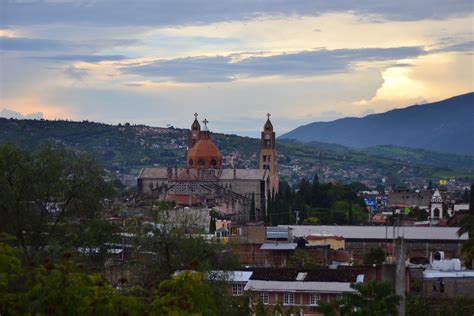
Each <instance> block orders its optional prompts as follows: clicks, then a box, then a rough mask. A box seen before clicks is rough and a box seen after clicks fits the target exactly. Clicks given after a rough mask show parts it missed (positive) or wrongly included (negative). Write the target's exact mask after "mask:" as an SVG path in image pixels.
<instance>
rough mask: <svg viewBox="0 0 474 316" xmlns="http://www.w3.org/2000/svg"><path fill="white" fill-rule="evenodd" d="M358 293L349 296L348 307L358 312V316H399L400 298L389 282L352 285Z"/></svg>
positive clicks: (374, 281)
mask: <svg viewBox="0 0 474 316" xmlns="http://www.w3.org/2000/svg"><path fill="white" fill-rule="evenodd" d="M351 288H353V289H354V290H357V293H351V294H348V296H347V302H348V304H347V305H348V306H350V307H352V308H355V309H356V310H357V312H356V315H368V316H370V315H374V316H375V315H397V307H398V304H399V302H400V296H398V295H396V294H395V291H394V289H393V288H392V286H391V285H390V284H389V283H387V282H378V281H376V280H372V281H369V283H367V284H363V283H355V284H351Z"/></svg>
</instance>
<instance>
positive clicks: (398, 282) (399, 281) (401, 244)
mask: <svg viewBox="0 0 474 316" xmlns="http://www.w3.org/2000/svg"><path fill="white" fill-rule="evenodd" d="M395 251H396V252H395V258H396V259H395V278H396V279H395V292H396V293H397V295H399V296H400V304H399V305H398V316H405V291H406V267H405V240H404V238H403V236H401V237H400V236H397V239H396V241H395Z"/></svg>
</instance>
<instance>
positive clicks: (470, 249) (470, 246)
mask: <svg viewBox="0 0 474 316" xmlns="http://www.w3.org/2000/svg"><path fill="white" fill-rule="evenodd" d="M459 226H460V227H459V230H458V236H461V235H463V234H465V233H467V234H468V236H469V239H468V240H467V241H466V242H465V243H463V245H462V247H461V255H462V257H463V259H464V260H465V263H466V265H467V266H470V265H471V263H472V260H473V259H474V215H473V214H472V213H471V212H470V213H469V214H468V215H466V216H464V217H463V218H462V219H461V221H460V222H459Z"/></svg>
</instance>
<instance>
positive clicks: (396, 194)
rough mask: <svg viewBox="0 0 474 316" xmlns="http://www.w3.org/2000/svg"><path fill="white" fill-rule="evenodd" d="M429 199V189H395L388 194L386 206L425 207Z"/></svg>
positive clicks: (428, 203)
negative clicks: (416, 190)
mask: <svg viewBox="0 0 474 316" xmlns="http://www.w3.org/2000/svg"><path fill="white" fill-rule="evenodd" d="M430 201H431V191H430V190H423V191H420V192H412V191H410V190H396V191H393V192H390V193H389V195H388V206H389V207H391V208H405V207H419V208H425V209H427V208H428V206H429V205H430Z"/></svg>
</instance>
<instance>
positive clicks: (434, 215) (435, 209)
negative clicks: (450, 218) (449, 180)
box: [430, 188, 443, 219]
mask: <svg viewBox="0 0 474 316" xmlns="http://www.w3.org/2000/svg"><path fill="white" fill-rule="evenodd" d="M430 216H431V219H443V198H442V196H441V194H440V193H439V190H438V189H437V188H436V190H435V192H434V193H433V196H432V197H431V205H430Z"/></svg>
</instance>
